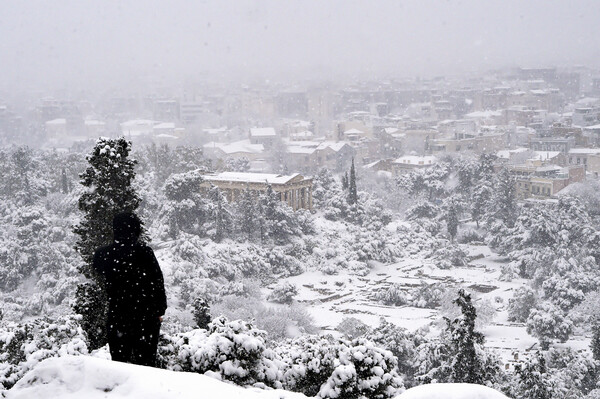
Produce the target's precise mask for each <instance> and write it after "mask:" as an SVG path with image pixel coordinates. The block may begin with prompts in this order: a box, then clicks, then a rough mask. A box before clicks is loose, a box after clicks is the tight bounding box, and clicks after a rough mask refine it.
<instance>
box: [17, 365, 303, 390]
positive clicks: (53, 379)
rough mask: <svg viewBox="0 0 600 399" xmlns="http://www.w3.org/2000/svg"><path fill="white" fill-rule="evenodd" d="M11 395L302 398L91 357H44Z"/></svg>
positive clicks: (198, 376)
mask: <svg viewBox="0 0 600 399" xmlns="http://www.w3.org/2000/svg"><path fill="white" fill-rule="evenodd" d="M6 398H7V399H32V398H52V399H81V398H85V399H100V398H103V399H121V398H127V399H138V398H139V399H172V398H178V399H188V398H189V399H202V398H228V399H236V398H243V399H301V398H306V396H304V395H302V394H298V393H293V392H287V391H282V390H270V391H267V390H260V389H244V388H240V387H238V386H235V385H232V384H228V383H225V382H221V381H218V380H217V379H214V378H210V377H207V376H205V375H200V374H195V373H183V372H180V373H177V372H174V371H168V370H161V369H156V368H151V367H144V366H136V365H131V364H126V363H119V362H112V361H110V360H106V359H100V358H95V357H90V356H65V357H56V358H50V359H46V360H44V361H43V362H41V363H40V364H39V365H37V366H36V367H35V368H34V369H33V370H31V371H30V372H29V373H27V374H26V375H25V376H24V377H23V378H22V379H21V380H20V381H19V382H18V383H17V384H16V385H15V386H14V387H13V388H12V389H11V390H10V391H8V392H7V393H6Z"/></svg>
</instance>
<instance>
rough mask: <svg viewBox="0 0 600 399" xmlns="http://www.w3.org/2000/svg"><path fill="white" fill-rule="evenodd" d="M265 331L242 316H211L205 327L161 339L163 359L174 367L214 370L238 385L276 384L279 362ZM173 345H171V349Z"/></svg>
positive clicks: (167, 365) (203, 370) (173, 368)
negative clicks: (266, 341)
mask: <svg viewBox="0 0 600 399" xmlns="http://www.w3.org/2000/svg"><path fill="white" fill-rule="evenodd" d="M265 335H266V333H265V332H264V331H262V330H259V329H257V328H255V327H254V326H253V325H252V324H250V323H248V322H244V321H242V320H234V321H228V320H227V319H226V318H225V317H218V318H216V319H214V320H213V321H212V322H211V323H210V324H209V328H208V331H207V330H201V329H199V330H192V331H190V332H187V333H181V334H176V335H174V336H171V337H170V343H168V344H166V345H165V343H164V342H163V343H162V347H163V348H165V347H166V348H168V350H164V349H163V351H162V355H163V357H164V356H165V355H166V359H163V362H164V363H165V364H166V367H167V368H168V369H171V370H175V371H188V372H197V373H202V374H204V373H207V372H212V373H215V374H213V375H216V376H218V377H219V378H222V379H224V380H228V381H232V382H234V383H236V384H238V385H253V384H257V383H262V384H266V385H269V386H277V385H278V381H279V380H280V376H279V375H278V373H279V366H278V365H277V364H276V361H275V360H274V356H273V355H272V352H271V351H270V350H268V349H267V347H266V345H265ZM170 348H172V349H170Z"/></svg>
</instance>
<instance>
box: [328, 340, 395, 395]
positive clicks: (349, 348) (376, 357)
mask: <svg viewBox="0 0 600 399" xmlns="http://www.w3.org/2000/svg"><path fill="white" fill-rule="evenodd" d="M336 363H337V365H336V367H335V369H334V370H333V373H332V374H331V376H330V377H329V378H328V379H327V382H326V383H325V384H323V385H322V386H321V389H320V390H319V397H321V398H369V399H371V398H372V399H376V398H377V399H383V398H393V397H394V396H396V395H397V394H399V393H401V392H402V391H403V389H404V385H403V383H402V378H401V377H400V376H399V375H398V373H397V371H396V365H397V362H396V358H395V357H394V355H393V354H392V352H390V351H388V350H384V349H380V348H377V347H376V346H375V345H374V344H373V343H372V342H370V341H368V340H366V339H364V338H357V339H355V340H352V341H351V342H344V343H343V345H342V346H341V348H340V353H339V359H338V362H336Z"/></svg>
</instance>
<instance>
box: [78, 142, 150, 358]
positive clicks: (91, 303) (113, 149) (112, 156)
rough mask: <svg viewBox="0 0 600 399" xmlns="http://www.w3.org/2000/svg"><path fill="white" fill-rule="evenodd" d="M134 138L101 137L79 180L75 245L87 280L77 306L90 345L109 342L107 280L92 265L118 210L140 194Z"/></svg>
mask: <svg viewBox="0 0 600 399" xmlns="http://www.w3.org/2000/svg"><path fill="white" fill-rule="evenodd" d="M130 151H131V142H129V141H127V140H125V139H124V138H118V139H109V138H101V139H99V140H98V141H97V142H96V146H95V147H94V149H93V150H92V153H91V154H90V155H88V157H87V161H88V163H89V166H88V168H87V169H86V170H85V172H84V173H82V174H81V176H80V177H81V181H80V183H81V184H82V185H83V186H84V187H85V188H86V189H87V190H86V191H85V192H84V193H83V194H82V195H81V197H80V198H79V204H78V207H79V210H80V211H81V212H83V217H82V220H81V222H80V223H79V224H78V225H77V226H76V227H75V229H74V230H75V233H76V234H77V235H78V236H79V239H78V240H77V243H76V244H75V249H76V250H77V252H79V254H80V255H81V257H82V258H83V264H82V265H81V266H80V267H79V271H80V272H81V273H82V274H83V275H84V277H85V278H86V279H87V282H85V283H83V284H80V285H79V286H78V287H77V293H76V301H75V305H74V310H75V312H76V313H78V314H81V315H82V320H81V326H82V328H83V329H84V331H85V332H86V333H87V336H88V340H89V345H88V347H90V348H91V349H95V348H99V347H101V346H103V345H104V344H105V343H106V331H105V325H106V293H105V289H104V282H103V281H102V278H101V276H99V275H98V274H97V273H96V272H95V270H94V269H93V267H92V260H93V256H94V252H95V251H96V249H97V248H99V247H101V246H104V245H108V244H110V243H111V241H112V219H113V217H114V216H115V215H116V214H117V213H119V212H125V211H129V212H133V211H135V210H136V209H137V207H138V205H139V203H140V198H139V196H138V195H137V193H136V192H135V190H134V189H133V187H132V185H131V183H132V180H133V179H134V178H135V171H134V166H135V164H136V161H135V160H132V159H130V158H129V153H130Z"/></svg>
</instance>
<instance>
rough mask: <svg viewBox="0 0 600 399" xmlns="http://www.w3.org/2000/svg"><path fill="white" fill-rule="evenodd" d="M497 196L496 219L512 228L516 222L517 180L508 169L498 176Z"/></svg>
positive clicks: (495, 202) (495, 204) (495, 199)
mask: <svg viewBox="0 0 600 399" xmlns="http://www.w3.org/2000/svg"><path fill="white" fill-rule="evenodd" d="M495 192H496V196H495V198H494V204H493V205H494V208H495V209H496V217H497V218H498V219H500V220H502V221H503V222H504V224H506V225H507V226H508V227H512V226H513V225H514V223H515V220H516V212H517V204H516V199H515V196H516V187H515V178H514V177H513V176H512V175H511V174H510V172H509V171H508V169H506V168H504V169H502V170H501V171H500V172H499V173H498V175H497V176H496V190H495Z"/></svg>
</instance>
